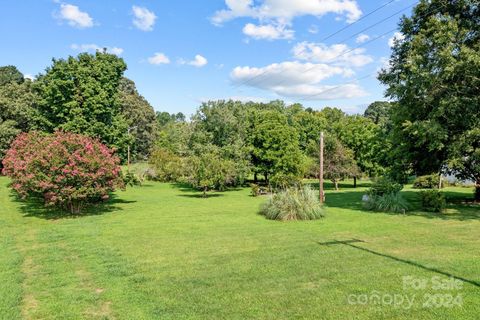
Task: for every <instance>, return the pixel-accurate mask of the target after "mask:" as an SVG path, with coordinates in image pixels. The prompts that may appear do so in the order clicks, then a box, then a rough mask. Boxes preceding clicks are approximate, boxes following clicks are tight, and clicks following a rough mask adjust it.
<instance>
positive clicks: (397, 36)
mask: <svg viewBox="0 0 480 320" xmlns="http://www.w3.org/2000/svg"><path fill="white" fill-rule="evenodd" d="M403 39H405V36H404V35H403V34H402V33H401V32H395V33H394V34H393V36H392V37H391V38H390V39H388V45H389V46H390V47H393V46H394V44H395V41H402V40H403Z"/></svg>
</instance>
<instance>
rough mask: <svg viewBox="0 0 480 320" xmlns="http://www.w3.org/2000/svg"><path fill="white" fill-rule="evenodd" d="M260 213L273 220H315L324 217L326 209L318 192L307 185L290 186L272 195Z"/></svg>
mask: <svg viewBox="0 0 480 320" xmlns="http://www.w3.org/2000/svg"><path fill="white" fill-rule="evenodd" d="M260 214H262V215H264V216H265V217H266V218H267V219H271V220H282V221H286V220H314V219H319V218H322V217H324V209H323V207H322V204H321V203H320V201H319V199H318V193H316V192H315V191H314V190H312V189H311V188H310V187H308V186H306V187H304V188H302V189H297V188H290V189H286V190H283V191H280V192H278V193H276V194H274V195H272V196H271V197H270V198H269V199H268V201H267V202H265V203H264V204H263V205H262V207H261V209H260Z"/></svg>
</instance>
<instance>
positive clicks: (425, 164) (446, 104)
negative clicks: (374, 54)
mask: <svg viewBox="0 0 480 320" xmlns="http://www.w3.org/2000/svg"><path fill="white" fill-rule="evenodd" d="M400 30H401V32H402V34H403V35H404V37H405V38H404V39H403V40H400V41H396V42H395V45H394V47H393V52H392V55H391V58H390V68H388V69H386V70H383V72H382V73H381V74H380V76H379V79H380V80H381V81H382V82H383V83H384V84H386V85H387V86H388V89H387V92H386V94H387V96H389V97H390V98H392V99H393V100H395V101H397V103H396V104H395V105H394V107H393V108H392V121H393V126H394V129H393V130H394V131H393V140H394V143H393V145H394V146H395V150H394V152H393V154H392V155H393V156H392V159H394V160H395V162H394V163H395V166H394V167H395V169H396V171H397V172H409V171H410V172H414V173H417V174H424V173H432V172H439V171H440V170H442V169H444V168H445V166H447V165H449V164H450V167H449V168H450V169H454V173H455V174H456V175H457V176H458V177H463V178H469V179H472V180H474V181H475V182H476V185H477V192H476V197H477V200H480V170H479V166H478V153H479V151H478V147H479V141H478V138H479V136H478V134H477V130H478V128H479V127H480V95H479V94H478V93H479V90H480V6H479V3H478V1H476V0H431V1H426V0H422V1H420V3H419V4H418V5H417V6H416V7H415V9H414V13H413V15H412V17H411V18H406V17H405V18H403V19H402V20H401V22H400Z"/></svg>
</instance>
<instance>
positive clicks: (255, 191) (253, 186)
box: [250, 183, 260, 197]
mask: <svg viewBox="0 0 480 320" xmlns="http://www.w3.org/2000/svg"><path fill="white" fill-rule="evenodd" d="M250 188H251V191H250V193H251V194H252V196H254V197H257V196H259V195H260V186H259V185H258V184H255V183H252V184H250Z"/></svg>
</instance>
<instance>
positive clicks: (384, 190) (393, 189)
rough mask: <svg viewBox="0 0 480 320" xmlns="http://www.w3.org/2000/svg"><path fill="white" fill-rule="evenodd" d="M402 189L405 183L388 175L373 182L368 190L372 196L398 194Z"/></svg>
mask: <svg viewBox="0 0 480 320" xmlns="http://www.w3.org/2000/svg"><path fill="white" fill-rule="evenodd" d="M402 189H403V185H401V184H400V183H397V182H394V181H392V180H390V179H389V178H386V177H381V178H379V179H377V180H376V181H375V182H374V183H373V184H372V186H371V187H370V190H369V191H368V194H369V195H370V196H383V195H389V194H397V193H399V192H400V190H402Z"/></svg>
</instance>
